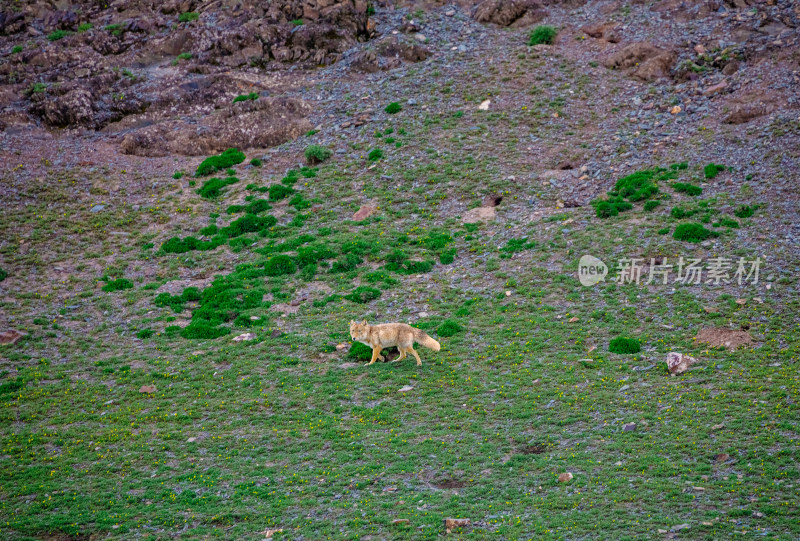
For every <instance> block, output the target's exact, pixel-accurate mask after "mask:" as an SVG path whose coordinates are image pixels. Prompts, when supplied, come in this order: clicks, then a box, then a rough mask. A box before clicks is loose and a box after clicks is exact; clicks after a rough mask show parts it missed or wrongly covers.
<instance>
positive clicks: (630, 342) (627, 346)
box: [608, 336, 642, 355]
mask: <svg viewBox="0 0 800 541" xmlns="http://www.w3.org/2000/svg"><path fill="white" fill-rule="evenodd" d="M641 349H642V348H641V346H640V345H639V341H638V340H637V339H635V338H624V337H622V336H618V337H616V338H614V339H613V340H611V342H609V344H608V351H610V352H611V353H621V354H623V355H630V354H633V353H639V351H641Z"/></svg>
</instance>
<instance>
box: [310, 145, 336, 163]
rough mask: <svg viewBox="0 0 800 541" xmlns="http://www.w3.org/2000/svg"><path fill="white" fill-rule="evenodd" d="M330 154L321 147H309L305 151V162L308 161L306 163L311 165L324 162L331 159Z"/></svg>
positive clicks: (328, 150)
mask: <svg viewBox="0 0 800 541" xmlns="http://www.w3.org/2000/svg"><path fill="white" fill-rule="evenodd" d="M331 154H333V153H332V152H331V151H330V149H327V148H325V147H323V146H321V145H309V146H307V147H306V150H305V156H306V161H308V163H310V164H311V165H314V164H316V163H322V162H324V161H325V160H327V159H328V158H330V157H331Z"/></svg>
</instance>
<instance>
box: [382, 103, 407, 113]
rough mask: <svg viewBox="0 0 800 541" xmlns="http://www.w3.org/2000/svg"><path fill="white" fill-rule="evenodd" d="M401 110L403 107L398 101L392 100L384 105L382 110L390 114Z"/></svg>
mask: <svg viewBox="0 0 800 541" xmlns="http://www.w3.org/2000/svg"><path fill="white" fill-rule="evenodd" d="M402 110H403V107H402V106H401V105H400V103H398V102H396V101H393V102H392V103H390V104H389V105H387V106H386V109H384V111H386V112H387V113H389V114H390V115H395V114H397V113H399V112H400V111H402Z"/></svg>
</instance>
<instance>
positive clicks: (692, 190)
mask: <svg viewBox="0 0 800 541" xmlns="http://www.w3.org/2000/svg"><path fill="white" fill-rule="evenodd" d="M672 188H673V189H674V190H675V191H676V192H681V193H685V194H686V195H692V196H694V195H700V194H701V193H703V188H701V187H700V186H695V185H694V184H689V183H688V182H675V183H674V184H673V185H672Z"/></svg>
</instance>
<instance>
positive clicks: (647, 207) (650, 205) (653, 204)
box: [644, 201, 661, 212]
mask: <svg viewBox="0 0 800 541" xmlns="http://www.w3.org/2000/svg"><path fill="white" fill-rule="evenodd" d="M659 205H661V203H659V202H658V201H645V204H644V210H646V211H647V212H650V211H651V210H654V209H655V208H656V207H658V206H659Z"/></svg>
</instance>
